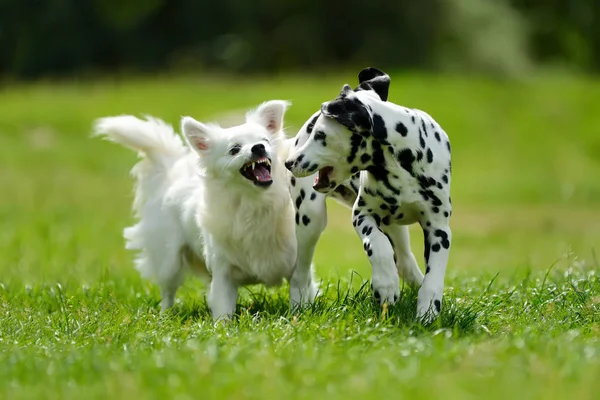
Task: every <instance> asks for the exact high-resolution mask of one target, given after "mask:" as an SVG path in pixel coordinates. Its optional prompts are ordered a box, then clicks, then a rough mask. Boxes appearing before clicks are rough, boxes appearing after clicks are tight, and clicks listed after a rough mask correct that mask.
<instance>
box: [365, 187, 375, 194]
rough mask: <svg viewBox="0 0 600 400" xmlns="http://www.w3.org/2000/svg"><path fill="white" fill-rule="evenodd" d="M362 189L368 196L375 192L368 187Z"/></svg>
mask: <svg viewBox="0 0 600 400" xmlns="http://www.w3.org/2000/svg"><path fill="white" fill-rule="evenodd" d="M363 191H364V192H365V194H368V195H369V196H375V195H376V193H375V192H374V191H372V190H371V189H370V188H368V187H364V188H363Z"/></svg>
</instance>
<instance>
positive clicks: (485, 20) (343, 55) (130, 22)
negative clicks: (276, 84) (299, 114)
mask: <svg viewBox="0 0 600 400" xmlns="http://www.w3.org/2000/svg"><path fill="white" fill-rule="evenodd" d="M599 12H600V3H598V2H597V1H594V0H534V1H523V0H496V1H488V0H420V1H411V0H394V1H390V0H373V1H368V2H367V1H360V0H343V1H342V0H333V1H327V2H322V1H317V0H313V1H306V0H304V1H295V0H256V1H252V2H250V1H245V0H230V1H220V2H206V1H194V0H128V1H117V0H89V1H79V0H46V1H37V0H3V1H2V2H0V74H1V75H3V76H5V77H11V78H17V79H18V78H39V77H44V76H49V75H52V76H65V77H72V76H73V75H82V76H87V75H90V74H92V75H93V74H95V73H98V72H102V71H115V70H119V71H133V72H135V73H138V72H140V71H146V72H152V71H154V72H156V71H162V70H165V69H174V70H182V69H188V70H192V71H199V70H204V69H216V70H219V71H228V72H238V73H248V72H255V73H273V72H282V71H287V70H295V71H310V70H314V69H320V70H323V69H325V70H327V69H331V68H339V67H341V66H345V67H347V66H349V65H350V66H357V67H362V66H363V65H365V64H370V65H377V66H378V67H380V68H388V69H389V68H409V69H412V70H422V69H426V70H429V71H448V70H451V71H460V72H484V73H488V74H496V75H508V76H516V75H524V74H528V73H530V72H531V70H532V69H533V68H535V67H536V66H538V65H540V64H543V65H545V66H546V67H549V66H551V67H552V68H555V69H559V70H564V69H566V70H570V71H579V72H598V70H600V26H599V24H598V21H597V18H598V13H599Z"/></svg>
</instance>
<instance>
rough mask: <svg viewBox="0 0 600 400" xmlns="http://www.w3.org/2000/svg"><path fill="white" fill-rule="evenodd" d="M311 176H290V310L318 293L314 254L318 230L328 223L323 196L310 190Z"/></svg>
mask: <svg viewBox="0 0 600 400" xmlns="http://www.w3.org/2000/svg"><path fill="white" fill-rule="evenodd" d="M313 182H314V176H310V177H306V178H294V177H291V187H290V193H291V196H292V200H293V201H294V206H295V208H296V239H297V241H298V252H297V256H296V266H295V268H294V272H293V274H292V277H291V279H290V306H291V308H292V309H297V308H301V307H302V306H304V305H308V304H312V302H313V301H314V299H315V297H316V296H317V293H318V287H317V285H316V283H315V282H314V277H313V268H314V267H313V264H312V261H313V257H314V254H315V249H316V247H317V242H318V241H319V238H320V237H321V233H322V232H323V230H324V229H325V227H326V226H327V206H326V204H325V198H326V197H325V196H324V195H322V194H320V193H317V192H315V191H314V190H313V189H312V184H313Z"/></svg>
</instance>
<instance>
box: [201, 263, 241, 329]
mask: <svg viewBox="0 0 600 400" xmlns="http://www.w3.org/2000/svg"><path fill="white" fill-rule="evenodd" d="M237 298H238V290H237V284H236V283H235V282H234V281H233V280H232V279H231V276H230V274H229V268H222V266H221V265H220V266H219V268H218V269H217V270H216V271H215V270H214V269H213V276H212V281H211V283H210V293H209V295H208V305H209V307H210V310H211V313H212V316H213V320H215V321H218V320H228V319H230V318H231V317H232V316H233V314H235V307H236V304H237Z"/></svg>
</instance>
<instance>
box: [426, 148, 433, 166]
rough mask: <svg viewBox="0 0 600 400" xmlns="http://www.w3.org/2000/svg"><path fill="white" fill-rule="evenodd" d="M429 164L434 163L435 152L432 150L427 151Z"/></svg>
mask: <svg viewBox="0 0 600 400" xmlns="http://www.w3.org/2000/svg"><path fill="white" fill-rule="evenodd" d="M427 162H428V163H429V164H431V163H432V162H433V152H432V151H431V149H427Z"/></svg>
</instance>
